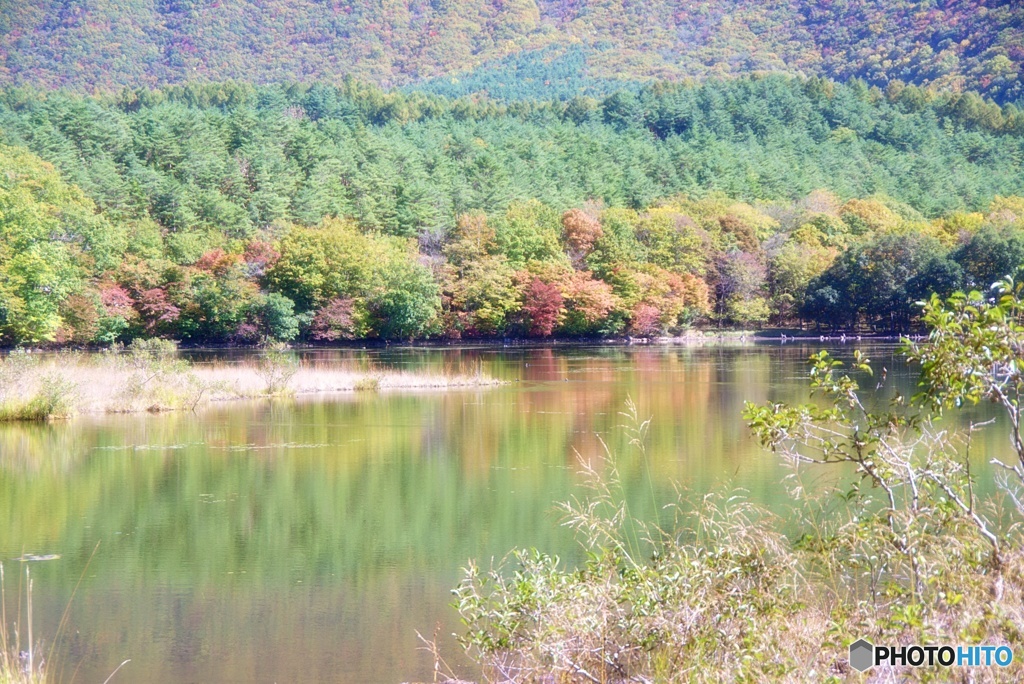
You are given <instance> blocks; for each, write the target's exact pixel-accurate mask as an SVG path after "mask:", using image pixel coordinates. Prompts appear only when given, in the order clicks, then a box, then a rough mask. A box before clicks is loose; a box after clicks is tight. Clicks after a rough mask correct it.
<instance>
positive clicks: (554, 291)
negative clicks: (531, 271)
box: [523, 278, 565, 337]
mask: <svg viewBox="0 0 1024 684" xmlns="http://www.w3.org/2000/svg"><path fill="white" fill-rule="evenodd" d="M564 311H565V306H564V302H563V300H562V293H561V292H560V291H559V289H558V287H557V286H555V285H550V284H548V283H545V282H544V281H543V280H541V279H540V278H534V279H533V280H531V281H530V284H529V285H527V286H526V291H525V292H524V293H523V312H524V313H525V314H526V316H527V318H528V319H529V322H530V334H531V335H534V336H536V337H549V336H550V335H551V333H553V332H554V331H555V328H557V327H558V324H559V323H560V322H561V320H562V315H563V313H564Z"/></svg>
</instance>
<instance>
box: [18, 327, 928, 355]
mask: <svg viewBox="0 0 1024 684" xmlns="http://www.w3.org/2000/svg"><path fill="white" fill-rule="evenodd" d="M924 337H925V336H924V335H922V334H920V333H865V332H855V331H842V330H840V331H834V332H827V333H815V332H812V331H808V330H795V329H792V328H772V329H763V330H721V331H717V330H713V329H708V330H704V331H694V332H693V333H691V334H686V335H672V336H661V337H547V338H534V337H509V338H498V337H495V338H463V339H425V340H408V341H399V342H395V341H387V340H376V339H367V340H347V341H336V342H331V343H325V344H319V343H315V342H296V343H289V344H288V345H287V348H288V349H290V350H292V351H299V352H301V351H318V350H325V351H329V350H333V349H338V350H363V349H366V350H370V349H375V350H376V349H457V348H463V347H465V348H477V347H479V348H504V347H572V346H581V347H582V346H637V345H647V346H656V345H680V346H683V345H694V346H696V345H702V344H714V343H758V342H784V343H785V342H842V343H848V342H899V341H900V340H902V339H904V338H910V339H915V340H920V339H924ZM140 339H145V340H146V341H148V340H150V339H158V338H140ZM177 344H178V346H177V348H178V350H179V351H182V352H201V351H239V352H260V351H264V350H265V348H264V347H262V346H260V345H254V344H206V343H203V344H189V343H177ZM109 349H110V348H109V347H94V346H56V345H54V346H46V345H42V346H34V347H0V356H3V355H6V354H10V353H12V352H17V351H19V350H24V351H27V352H29V353H32V354H60V353H76V352H81V353H89V354H92V353H103V352H105V351H108V350H109Z"/></svg>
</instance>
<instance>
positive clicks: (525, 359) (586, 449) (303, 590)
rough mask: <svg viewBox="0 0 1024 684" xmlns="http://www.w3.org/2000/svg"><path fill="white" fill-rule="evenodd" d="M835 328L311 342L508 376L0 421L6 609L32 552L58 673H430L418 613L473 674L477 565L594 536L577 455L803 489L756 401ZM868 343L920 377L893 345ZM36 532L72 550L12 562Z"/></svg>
mask: <svg viewBox="0 0 1024 684" xmlns="http://www.w3.org/2000/svg"><path fill="white" fill-rule="evenodd" d="M826 346H827V343H826ZM818 347H819V345H817V344H815V345H803V344H799V345H794V344H788V345H781V344H779V343H778V342H775V343H771V344H767V343H766V344H760V345H756V346H754V345H751V346H743V347H740V346H736V347H723V346H709V347H672V346H669V347H663V346H656V347H646V346H637V347H620V346H577V347H508V348H501V347H469V348H457V349H456V348H446V349H416V348H394V349H370V350H317V351H308V352H302V353H303V354H304V355H305V356H306V357H308V359H310V360H316V361H317V362H321V363H329V364H342V365H347V366H358V367H378V368H400V369H405V370H432V371H442V370H444V371H455V372H475V370H476V369H477V368H481V369H482V370H483V372H484V373H487V374H490V375H492V376H494V377H498V378H502V379H505V380H508V381H510V383H509V384H507V385H503V386H499V387H487V388H474V389H468V390H449V391H443V392H436V391H435V392H426V391H423V392H405V393H379V394H378V393H368V392H360V393H351V394H340V395H333V396H328V397H324V396H318V397H309V398H301V397H300V398H298V399H295V400H280V401H251V402H230V403H221V404H216V405H213V406H209V407H205V408H203V409H201V410H200V411H199V412H197V413H195V414H193V413H165V414H158V415H149V414H146V415H131V416H124V415H94V416H80V417H78V418H76V419H74V420H72V421H70V422H67V423H54V424H50V425H2V426H0V530H2V533H0V559H2V560H3V562H4V566H5V569H6V573H7V593H8V613H9V615H10V614H11V612H12V608H13V602H14V601H15V600H16V598H17V592H18V583H19V577H20V578H23V577H24V567H25V566H26V565H28V566H30V569H31V573H32V580H33V582H34V603H35V624H34V630H35V634H36V635H37V636H39V635H42V638H43V639H44V641H45V643H44V646H43V650H44V651H46V650H47V649H48V648H49V646H51V645H53V644H54V641H55V640H54V635H58V625H59V623H60V622H61V617H62V615H63V614H64V612H65V610H67V618H66V622H65V625H64V627H63V628H62V629H61V630H60V631H59V635H58V637H59V638H58V639H57V642H56V647H55V648H54V649H53V655H52V657H51V658H50V669H51V674H52V675H55V680H56V681H59V682H71V681H73V682H88V683H94V682H95V683H98V682H103V681H104V680H105V679H106V678H107V676H108V675H109V674H110V673H111V672H113V671H114V669H115V668H116V667H117V666H118V664H119V663H121V662H122V661H123V660H126V659H130V660H131V662H130V663H128V664H127V665H125V667H124V668H123V669H122V670H121V671H120V672H118V673H117V675H115V677H114V678H113V679H112V680H111V682H112V683H116V682H143V681H144V682H176V683H177V682H285V681H303V682H382V683H385V684H397V683H398V682H404V681H416V680H420V681H430V680H431V678H432V668H433V660H432V657H431V656H430V655H429V654H428V653H426V652H425V651H423V650H422V649H421V648H420V647H421V643H420V642H419V640H418V638H417V635H416V634H417V631H419V632H420V633H422V634H423V635H425V636H427V637H428V638H429V637H432V636H433V635H434V634H435V633H436V634H437V635H438V641H439V643H440V644H441V646H442V647H443V649H444V650H445V653H446V655H447V656H449V658H448V660H449V662H450V663H452V664H455V665H457V666H459V667H460V668H461V673H462V674H463V675H464V676H468V677H472V676H473V671H472V669H471V668H469V667H467V666H466V665H465V660H464V659H463V658H462V657H461V654H460V651H459V649H458V647H457V645H456V644H455V643H454V641H453V640H452V639H451V638H450V634H451V633H452V632H453V631H456V630H458V628H459V624H458V618H457V615H456V613H455V612H454V610H453V609H452V608H451V607H450V606H449V603H450V601H451V595H450V590H451V589H452V587H453V586H455V584H456V583H457V582H458V580H459V578H460V576H461V573H460V568H461V567H463V566H465V564H466V562H467V560H468V559H469V558H475V559H478V560H479V561H480V562H481V564H482V565H484V566H486V565H488V564H489V562H490V559H491V558H495V559H499V558H501V557H502V556H503V555H504V554H505V553H507V552H508V551H509V550H510V549H512V548H513V547H516V546H535V547H538V548H540V549H541V550H543V551H546V552H549V553H554V554H558V555H560V556H561V557H562V558H563V559H566V561H567V562H573V561H574V560H575V559H577V558H578V557H579V553H578V551H577V549H576V547H575V543H574V541H573V539H572V536H571V534H570V533H569V532H568V531H567V530H566V529H565V528H563V527H562V526H561V525H560V516H559V514H558V512H557V511H556V510H555V506H556V504H557V503H558V502H559V501H564V500H566V499H568V498H570V497H571V496H573V495H574V494H579V493H581V487H580V483H581V477H580V475H579V465H578V461H577V459H578V458H585V459H591V460H592V462H597V460H596V459H598V458H599V456H600V454H601V453H602V452H603V450H604V448H605V445H607V448H608V450H609V451H610V452H612V453H614V454H617V458H618V463H619V468H620V471H621V474H622V478H623V486H624V488H625V490H626V496H627V499H628V501H629V504H630V508H631V511H632V512H633V513H634V514H636V515H638V516H642V517H645V518H648V519H653V518H655V517H658V516H660V515H663V513H662V512H661V510H662V508H661V507H662V506H663V505H664V504H665V503H667V502H669V501H671V500H673V496H674V493H673V492H674V485H675V483H678V484H679V485H680V486H682V487H684V488H686V489H688V490H690V491H693V492H696V493H702V492H705V491H707V490H709V489H712V488H716V487H719V488H722V487H724V488H734V487H736V488H743V489H745V490H747V492H748V493H749V496H750V497H751V498H752V499H754V500H756V501H759V502H762V503H764V504H766V505H767V506H769V507H771V508H773V509H775V510H778V511H780V512H785V510H786V506H787V505H788V501H787V495H786V489H785V488H784V486H783V485H782V483H781V479H782V477H783V476H784V475H785V474H786V473H787V472H788V470H787V469H786V468H784V467H783V466H781V465H780V464H779V463H778V461H777V459H776V458H775V457H773V456H772V455H771V454H770V453H766V452H764V451H763V450H761V449H760V448H759V447H758V446H757V444H756V443H754V441H753V440H752V439H751V438H750V437H749V435H748V434H747V431H746V428H745V427H744V425H743V422H742V419H741V411H742V407H743V402H744V400H751V401H756V402H763V401H766V400H785V401H801V400H803V399H804V398H805V397H806V396H807V390H806V376H807V365H806V359H807V357H808V355H809V354H810V353H811V352H812V351H814V350H816V349H817V348H818ZM862 348H865V349H867V350H868V351H869V353H870V354H871V356H872V357H873V358H874V359H875V360H876V361H877V362H878V363H879V364H880V365H884V366H886V367H887V368H888V369H889V374H890V376H891V378H892V379H894V380H895V382H896V384H898V385H899V386H900V387H901V388H902V389H903V390H904V391H907V392H910V391H912V388H913V383H914V376H913V372H912V371H911V370H910V369H908V368H906V366H905V365H903V364H902V363H901V362H900V361H899V359H897V358H895V348H894V347H893V346H891V345H890V346H885V345H874V346H870V345H868V344H864V345H862ZM833 350H834V352H835V353H836V354H837V356H840V357H841V358H849V356H850V354H851V353H852V351H853V347H852V346H851V345H847V346H843V347H833ZM193 356H194V358H195V360H196V361H197V362H203V361H204V360H205V359H207V358H212V357H214V356H216V357H218V358H221V359H223V358H224V357H229V358H230V357H231V356H232V355H231V353H229V352H208V353H200V352H193ZM629 400H632V401H633V402H635V405H636V407H637V413H638V415H639V416H640V417H641V418H642V419H647V418H650V419H651V423H650V430H649V433H648V435H647V440H646V444H647V449H646V455H645V456H644V455H641V454H639V453H638V452H637V450H636V449H635V448H632V447H630V446H629V436H628V434H627V433H626V431H625V430H623V429H622V427H621V426H623V425H624V424H626V423H628V419H627V418H626V417H625V416H623V415H622V413H623V412H624V411H626V407H627V402H628V401H629ZM974 448H975V456H976V457H977V458H978V461H979V463H981V462H985V461H987V460H988V459H989V458H990V457H992V456H995V455H1002V454H1005V453H1007V452H1008V444H1007V440H1006V439H1005V436H1004V432H1003V431H1001V430H999V428H998V427H996V428H990V429H989V430H988V431H987V432H986V433H985V434H983V435H982V436H981V437H980V439H979V441H977V442H976V443H975V447H974ZM979 476H980V478H981V479H983V480H986V482H987V480H989V479H990V478H987V473H986V472H985V470H984V469H982V470H981V471H980V472H979ZM982 488H983V489H984V488H987V487H986V486H985V485H982ZM24 554H35V555H38V556H45V555H50V554H55V555H59V556H60V557H59V558H57V559H53V560H46V561H38V562H31V563H21V562H18V561H16V560H14V559H16V558H19V557H21V556H23V555H24ZM19 573H20V574H19ZM76 587H77V591H76ZM72 597H73V598H72Z"/></svg>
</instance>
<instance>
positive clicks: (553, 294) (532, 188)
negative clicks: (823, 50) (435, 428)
mask: <svg viewBox="0 0 1024 684" xmlns="http://www.w3.org/2000/svg"><path fill="white" fill-rule="evenodd" d="M0 131H2V138H0V142H2V143H3V144H4V145H5V146H4V147H2V148H0V237H2V240H0V342H3V343H5V344H22V343H38V342H61V343H71V344H91V343H110V342H114V341H119V340H120V341H126V340H129V339H131V338H134V337H139V336H152V335H158V336H165V337H173V338H176V339H181V340H185V341H189V342H196V343H199V342H201V343H210V342H218V343H223V342H234V343H252V342H257V341H260V340H263V339H278V340H292V339H305V340H309V341H337V340H342V339H356V338H379V339H410V338H427V337H446V338H458V337H495V336H537V337H548V336H551V335H610V334H632V335H645V336H646V335H658V334H665V333H677V332H679V331H682V330H684V329H686V328H687V327H689V326H690V325H693V324H694V323H710V324H725V325H740V326H750V325H763V324H767V323H773V324H779V325H792V324H795V323H798V322H800V321H801V320H802V319H803V320H811V321H816V322H818V323H820V324H822V325H825V326H828V327H833V326H850V325H857V324H862V325H875V326H881V327H883V328H886V329H891V328H897V329H905V328H906V327H907V326H908V325H910V324H911V323H912V318H913V311H914V302H915V301H916V300H918V299H920V298H921V297H923V296H925V295H927V294H928V293H930V292H932V291H939V292H945V291H949V290H951V289H953V288H955V287H961V286H976V285H985V284H987V282H989V281H990V280H991V279H994V278H996V277H999V276H1001V275H1004V274H1006V273H1011V272H1015V271H1016V269H1017V267H1018V266H1020V264H1022V263H1024V223H1022V219H1024V200H1022V199H1020V196H1024V175H1022V174H1021V172H1020V169H1021V163H1022V159H1024V115H1022V114H1021V112H1019V111H1018V110H1017V109H1016V108H1015V107H1014V106H1012V105H1006V106H1003V107H999V106H997V105H995V104H993V103H991V102H986V101H985V100H983V99H982V98H981V97H979V96H977V95H974V94H966V95H954V94H940V93H935V92H932V91H929V90H926V89H920V88H916V87H913V86H907V87H897V86H890V87H889V88H887V89H886V90H885V91H882V90H879V89H877V88H869V87H868V86H866V85H865V84H864V83H863V82H858V81H854V82H851V83H850V84H847V85H840V84H836V83H834V82H831V81H826V80H821V79H810V80H802V79H795V78H789V77H782V76H772V77H764V78H761V77H755V78H741V79H731V80H727V81H708V82H706V83H704V84H702V85H692V86H672V85H664V84H661V85H655V86H652V87H650V88H645V89H642V90H640V91H638V92H637V93H635V94H634V93H629V92H617V93H615V94H613V95H610V96H608V97H606V98H604V99H603V100H600V101H598V100H593V99H589V98H573V99H571V100H569V101H567V102H564V103H563V102H557V101H549V102H514V103H511V104H509V105H498V104H494V103H488V102H483V103H481V102H477V101H473V100H467V99H460V100H448V99H444V98H441V97H437V96H429V95H424V94H420V93H411V94H405V93H401V92H392V93H385V92H383V91H381V90H379V89H377V88H375V87H373V86H368V85H363V84H360V83H358V82H355V81H346V82H345V83H344V84H343V85H342V86H341V87H333V86H327V85H321V84H317V85H313V86H299V85H293V86H287V87H283V86H266V87H261V88H253V87H251V86H244V85H238V84H233V83H224V84H213V85H205V86H191V85H190V86H186V87H169V88H165V89H161V90H147V89H139V90H124V91H122V92H120V93H119V94H117V95H101V96H90V97H85V96H79V95H72V94H67V93H60V92H58V93H52V92H51V93H47V92H45V91H38V90H32V89H27V88H12V89H8V90H6V91H3V92H2V93H0Z"/></svg>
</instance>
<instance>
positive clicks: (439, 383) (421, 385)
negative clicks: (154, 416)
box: [0, 340, 501, 421]
mask: <svg viewBox="0 0 1024 684" xmlns="http://www.w3.org/2000/svg"><path fill="white" fill-rule="evenodd" d="M498 384H501V381H499V380H495V379H493V378H490V377H487V376H485V375H484V374H482V373H480V372H477V373H475V374H456V373H413V372H404V371H394V370H388V369H371V370H361V369H354V368H348V367H345V366H339V365H337V364H330V365H310V364H305V363H302V362H301V361H300V360H299V358H298V357H297V356H295V355H294V354H293V353H291V352H289V351H287V350H284V349H271V350H264V351H262V352H261V353H260V354H258V355H256V356H254V357H253V358H250V359H247V360H245V361H242V362H238V363H229V362H220V363H209V364H207V363H204V364H195V363H191V362H189V361H188V360H186V359H183V358H181V357H180V356H179V355H178V354H177V349H176V347H175V346H174V345H173V344H172V343H169V342H166V341H164V340H148V341H140V342H137V343H135V344H133V345H132V346H131V347H129V348H127V349H114V350H110V351H106V352H102V353H98V354H79V353H61V354H55V355H39V354H29V353H25V352H12V353H11V354H9V355H8V356H7V357H6V358H5V359H3V361H2V362H0V421H18V420H23V421H39V420H56V419H65V418H69V417H71V416H73V415H75V414H80V413H136V412H142V411H150V412H157V411H181V410H189V411H190V410H195V409H197V408H199V407H201V406H203V405H205V404H209V403H211V402H221V401H232V400H240V399H256V398H281V397H294V396H299V395H315V394H327V393H337V392H359V391H388V390H442V389H450V388H462V387H483V386H492V385H498Z"/></svg>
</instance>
